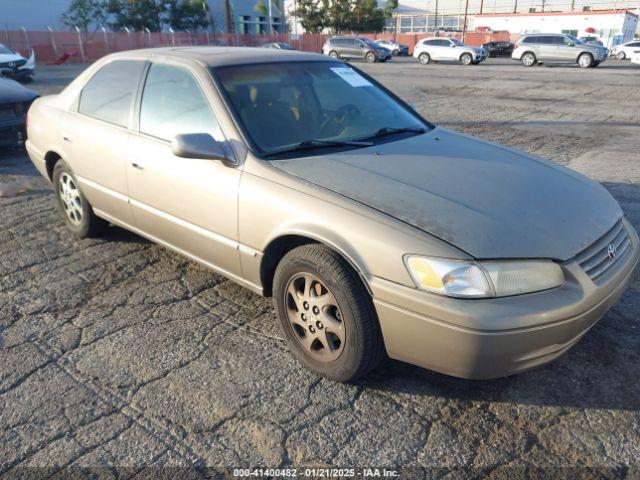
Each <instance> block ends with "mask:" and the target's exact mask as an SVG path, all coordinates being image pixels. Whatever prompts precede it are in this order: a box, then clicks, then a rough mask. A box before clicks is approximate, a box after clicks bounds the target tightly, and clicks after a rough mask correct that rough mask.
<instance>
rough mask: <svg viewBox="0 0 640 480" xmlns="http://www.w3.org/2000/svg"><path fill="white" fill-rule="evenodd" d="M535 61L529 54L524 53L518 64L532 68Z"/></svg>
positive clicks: (534, 57)
mask: <svg viewBox="0 0 640 480" xmlns="http://www.w3.org/2000/svg"><path fill="white" fill-rule="evenodd" d="M536 61H537V60H536V56H535V55H534V54H533V53H531V52H527V53H524V54H523V55H522V57H520V62H522V65H524V66H525V67H533V66H534V65H535V64H536Z"/></svg>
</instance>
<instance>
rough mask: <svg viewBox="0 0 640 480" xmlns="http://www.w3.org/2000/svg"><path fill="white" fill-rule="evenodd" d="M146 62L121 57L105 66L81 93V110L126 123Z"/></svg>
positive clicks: (114, 122)
mask: <svg viewBox="0 0 640 480" xmlns="http://www.w3.org/2000/svg"><path fill="white" fill-rule="evenodd" d="M144 65H145V64H144V62H141V61H135V60H119V61H115V62H111V63H109V64H107V65H105V66H104V67H102V68H101V69H100V70H98V72H97V73H96V74H95V75H94V76H93V77H92V78H91V80H89V81H88V82H87V84H86V85H85V86H84V88H83V89H82V93H81V94H80V101H79V103H78V112H80V113H82V114H83V115H87V116H89V117H93V118H97V119H98V120H103V121H105V122H108V123H112V124H114V125H119V126H121V127H126V126H127V124H128V120H129V112H130V110H131V103H132V102H133V97H134V95H135V91H136V89H137V88H138V82H139V81H140V75H141V74H142V71H143V70H144Z"/></svg>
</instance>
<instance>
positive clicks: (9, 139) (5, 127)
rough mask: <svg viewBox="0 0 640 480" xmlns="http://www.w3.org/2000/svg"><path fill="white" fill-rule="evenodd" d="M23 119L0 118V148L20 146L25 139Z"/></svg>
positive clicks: (25, 132) (25, 130)
mask: <svg viewBox="0 0 640 480" xmlns="http://www.w3.org/2000/svg"><path fill="white" fill-rule="evenodd" d="M25 123H26V122H25V117H24V116H19V117H12V118H8V119H2V118H0V147H18V146H21V145H22V144H23V143H24V141H25V140H26V138H27V129H26V125H25Z"/></svg>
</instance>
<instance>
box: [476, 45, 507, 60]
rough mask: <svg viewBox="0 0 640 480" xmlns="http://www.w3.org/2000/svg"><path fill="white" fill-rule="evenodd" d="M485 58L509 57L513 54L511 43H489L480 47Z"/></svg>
mask: <svg viewBox="0 0 640 480" xmlns="http://www.w3.org/2000/svg"><path fill="white" fill-rule="evenodd" d="M482 48H484V51H485V52H487V57H490V58H491V57H510V56H511V53H513V43H511V42H489V43H485V44H484V45H482Z"/></svg>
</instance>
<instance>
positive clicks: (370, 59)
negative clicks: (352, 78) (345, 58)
mask: <svg viewBox="0 0 640 480" xmlns="http://www.w3.org/2000/svg"><path fill="white" fill-rule="evenodd" d="M364 58H365V59H366V60H367V62H369V63H374V62H375V61H376V54H375V53H373V52H369V53H367V54H366V55H365V57H364Z"/></svg>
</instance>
